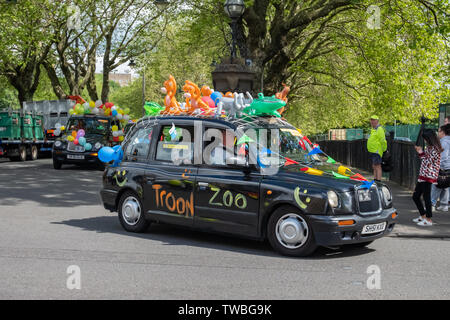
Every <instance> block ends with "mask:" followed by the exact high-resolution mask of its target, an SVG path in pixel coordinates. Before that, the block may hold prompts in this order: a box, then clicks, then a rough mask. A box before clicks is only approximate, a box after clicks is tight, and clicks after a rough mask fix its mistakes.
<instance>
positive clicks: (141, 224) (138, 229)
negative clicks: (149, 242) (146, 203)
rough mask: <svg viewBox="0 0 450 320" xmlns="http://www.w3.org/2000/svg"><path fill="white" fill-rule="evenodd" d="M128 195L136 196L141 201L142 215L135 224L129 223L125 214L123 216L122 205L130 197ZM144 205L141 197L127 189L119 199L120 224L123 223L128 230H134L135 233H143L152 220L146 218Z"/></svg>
mask: <svg viewBox="0 0 450 320" xmlns="http://www.w3.org/2000/svg"><path fill="white" fill-rule="evenodd" d="M128 197H133V198H135V199H136V200H137V201H138V202H139V206H140V207H141V216H140V218H139V221H138V222H137V223H136V224H135V225H129V224H128V223H126V222H125V220H124V218H123V216H122V205H123V202H124V201H125V200H126V199H127V198H128ZM143 208H144V207H143V205H142V201H141V199H140V198H139V196H138V195H137V194H136V193H135V192H133V191H131V190H127V191H125V192H124V193H123V194H122V196H121V197H120V200H119V205H118V207H117V211H118V213H119V221H120V224H121V225H122V227H123V228H124V229H125V230H126V231H128V232H134V233H143V232H145V231H146V230H147V229H148V227H149V226H150V222H149V221H148V220H146V219H145V217H144V212H143Z"/></svg>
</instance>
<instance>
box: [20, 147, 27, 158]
mask: <svg viewBox="0 0 450 320" xmlns="http://www.w3.org/2000/svg"><path fill="white" fill-rule="evenodd" d="M19 160H20V161H27V148H26V147H25V146H20V147H19Z"/></svg>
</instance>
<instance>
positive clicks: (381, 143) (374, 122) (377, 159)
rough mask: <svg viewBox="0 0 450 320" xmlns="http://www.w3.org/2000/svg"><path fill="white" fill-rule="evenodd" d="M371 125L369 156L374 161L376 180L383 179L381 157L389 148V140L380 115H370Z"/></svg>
mask: <svg viewBox="0 0 450 320" xmlns="http://www.w3.org/2000/svg"><path fill="white" fill-rule="evenodd" d="M370 125H371V126H372V129H371V130H370V136H369V139H368V140H367V150H368V151H369V158H370V160H371V161H372V168H373V175H374V179H375V181H381V175H382V170H381V157H382V156H383V153H384V152H385V151H386V149H387V141H386V136H385V133H384V129H383V127H382V126H381V125H380V119H379V118H378V116H376V115H373V116H371V117H370Z"/></svg>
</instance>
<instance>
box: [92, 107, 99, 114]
mask: <svg viewBox="0 0 450 320" xmlns="http://www.w3.org/2000/svg"><path fill="white" fill-rule="evenodd" d="M92 113H93V114H99V113H100V109H99V108H97V107H95V108H94V109H92Z"/></svg>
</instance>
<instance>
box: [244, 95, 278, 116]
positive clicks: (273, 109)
mask: <svg viewBox="0 0 450 320" xmlns="http://www.w3.org/2000/svg"><path fill="white" fill-rule="evenodd" d="M285 105H286V102H285V101H283V100H280V99H277V98H275V96H272V97H264V94H263V93H259V94H258V99H254V100H253V102H252V104H251V105H250V106H249V107H247V108H245V109H244V110H243V112H244V113H246V114H248V115H249V116H265V115H269V116H275V117H278V118H280V117H281V114H279V113H278V111H277V110H278V109H280V108H282V107H284V106H285Z"/></svg>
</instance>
